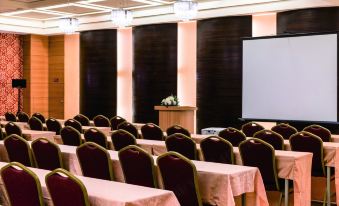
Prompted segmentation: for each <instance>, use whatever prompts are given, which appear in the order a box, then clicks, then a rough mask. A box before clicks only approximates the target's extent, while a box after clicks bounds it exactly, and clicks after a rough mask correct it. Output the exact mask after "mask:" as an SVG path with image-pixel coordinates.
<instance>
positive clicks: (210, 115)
mask: <svg viewBox="0 0 339 206" xmlns="http://www.w3.org/2000/svg"><path fill="white" fill-rule="evenodd" d="M251 35H252V17H251V16H241V17H223V18H214V19H206V20H201V21H198V31H197V106H198V111H197V121H198V132H199V131H200V129H202V128H206V127H211V126H213V127H226V126H234V127H239V125H240V122H239V121H238V118H240V117H241V104H242V102H241V95H242V89H241V88H242V41H241V38H242V37H251Z"/></svg>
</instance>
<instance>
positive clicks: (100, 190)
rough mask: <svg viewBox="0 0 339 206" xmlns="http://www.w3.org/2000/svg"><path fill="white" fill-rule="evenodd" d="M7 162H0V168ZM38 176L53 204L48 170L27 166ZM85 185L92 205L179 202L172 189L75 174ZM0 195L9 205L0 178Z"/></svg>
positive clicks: (168, 204) (48, 202)
mask: <svg viewBox="0 0 339 206" xmlns="http://www.w3.org/2000/svg"><path fill="white" fill-rule="evenodd" d="M7 164H8V163H5V162H0V168H2V167H4V166H5V165H7ZM29 169H30V170H32V171H33V172H34V173H35V174H36V175H37V176H38V178H39V180H40V183H41V187H42V192H43V197H44V202H45V204H46V205H53V204H52V200H51V197H50V195H49V193H48V191H47V186H46V183H45V176H46V175H47V174H48V173H49V172H50V171H48V170H42V169H36V168H29ZM76 177H77V178H79V179H80V180H81V181H82V183H83V184H84V185H85V187H86V190H87V193H88V196H89V202H90V204H91V205H93V206H121V205H126V206H127V205H130V206H132V205H149V206H162V205H164V206H179V205H180V204H179V202H178V200H177V198H176V197H175V195H174V193H173V192H172V191H167V190H161V189H154V188H149V187H141V186H137V185H131V184H126V183H120V182H114V181H107V180H100V179H95V178H89V177H83V176H76ZM0 188H1V190H2V191H1V192H0V194H1V197H2V200H3V201H4V202H3V203H4V205H9V200H8V198H7V196H6V195H5V192H4V184H3V181H2V180H0Z"/></svg>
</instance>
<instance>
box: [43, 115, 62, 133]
mask: <svg viewBox="0 0 339 206" xmlns="http://www.w3.org/2000/svg"><path fill="white" fill-rule="evenodd" d="M46 126H47V130H48V131H52V132H55V133H56V134H57V135H60V131H61V129H62V126H61V124H60V122H59V121H58V120H56V119H54V118H49V119H47V120H46Z"/></svg>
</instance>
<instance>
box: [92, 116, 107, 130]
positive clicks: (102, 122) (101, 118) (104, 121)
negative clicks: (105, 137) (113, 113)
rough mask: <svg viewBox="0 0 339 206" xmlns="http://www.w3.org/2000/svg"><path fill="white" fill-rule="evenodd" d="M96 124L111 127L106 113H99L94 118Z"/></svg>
mask: <svg viewBox="0 0 339 206" xmlns="http://www.w3.org/2000/svg"><path fill="white" fill-rule="evenodd" d="M93 122H94V125H95V126H96V127H110V126H111V123H110V122H109V119H108V118H107V117H105V116H104V115H97V116H95V117H94V118H93Z"/></svg>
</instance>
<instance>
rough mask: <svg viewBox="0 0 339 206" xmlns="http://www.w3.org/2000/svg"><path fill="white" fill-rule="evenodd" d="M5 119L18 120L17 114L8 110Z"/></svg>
mask: <svg viewBox="0 0 339 206" xmlns="http://www.w3.org/2000/svg"><path fill="white" fill-rule="evenodd" d="M5 119H6V121H8V122H16V116H15V115H14V114H13V113H12V112H6V113H5Z"/></svg>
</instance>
